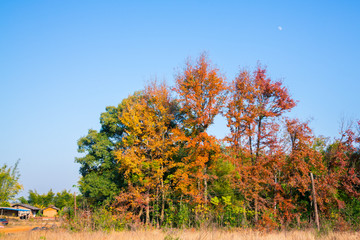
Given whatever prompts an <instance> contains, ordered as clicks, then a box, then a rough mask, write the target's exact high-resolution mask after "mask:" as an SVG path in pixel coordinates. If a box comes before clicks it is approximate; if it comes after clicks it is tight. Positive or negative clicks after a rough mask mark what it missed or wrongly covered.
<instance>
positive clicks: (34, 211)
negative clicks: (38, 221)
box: [11, 203, 40, 217]
mask: <svg viewBox="0 0 360 240" xmlns="http://www.w3.org/2000/svg"><path fill="white" fill-rule="evenodd" d="M11 206H12V207H13V208H17V209H26V210H30V212H31V215H30V217H35V216H36V214H37V213H38V212H39V211H40V208H37V207H34V206H31V205H29V204H24V203H14V204H12V205H11Z"/></svg>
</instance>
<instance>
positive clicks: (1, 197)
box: [0, 159, 23, 206]
mask: <svg viewBox="0 0 360 240" xmlns="http://www.w3.org/2000/svg"><path fill="white" fill-rule="evenodd" d="M19 161H20V159H19V160H17V161H16V163H15V165H14V167H8V166H7V165H6V164H4V165H3V166H2V167H1V168H0V206H10V203H9V201H11V200H14V199H15V196H16V194H18V192H19V191H20V190H21V189H22V188H23V187H22V185H21V184H20V183H19V182H18V181H19V177H20V173H19V170H18V164H19Z"/></svg>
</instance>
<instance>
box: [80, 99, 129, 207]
mask: <svg viewBox="0 0 360 240" xmlns="http://www.w3.org/2000/svg"><path fill="white" fill-rule="evenodd" d="M122 109H123V104H119V105H118V107H113V106H110V107H107V108H106V112H104V113H102V114H101V116H100V124H101V130H100V132H98V131H96V130H93V129H90V130H89V132H88V135H87V136H85V137H82V138H80V139H79V141H78V152H80V153H86V155H85V156H83V157H78V158H75V162H77V163H79V164H80V165H81V166H80V173H81V176H82V177H81V179H80V181H79V189H80V191H81V193H82V194H83V195H84V196H85V197H86V198H87V199H88V201H89V203H90V204H91V205H92V206H98V205H101V204H103V202H104V201H109V200H110V199H111V198H113V197H114V196H116V195H117V194H118V193H119V192H120V189H121V187H122V186H123V184H124V183H123V176H122V174H121V173H120V172H119V165H118V162H117V160H116V159H115V156H114V151H115V150H116V149H118V148H120V147H121V141H122V135H123V133H124V130H123V124H122V123H121V121H120V120H119V115H120V114H121V112H122Z"/></svg>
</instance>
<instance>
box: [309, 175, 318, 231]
mask: <svg viewBox="0 0 360 240" xmlns="http://www.w3.org/2000/svg"><path fill="white" fill-rule="evenodd" d="M310 177H311V185H312V194H313V200H314V209H315V222H316V226H317V229H318V231H320V223H319V215H318V209H317V204H316V193H315V184H314V176H313V174H312V172H311V173H310Z"/></svg>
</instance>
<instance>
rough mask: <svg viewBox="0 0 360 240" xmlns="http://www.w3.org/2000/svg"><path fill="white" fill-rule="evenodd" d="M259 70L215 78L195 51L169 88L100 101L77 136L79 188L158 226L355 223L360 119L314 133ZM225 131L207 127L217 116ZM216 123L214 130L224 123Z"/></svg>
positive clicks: (123, 215) (93, 201) (125, 216)
mask: <svg viewBox="0 0 360 240" xmlns="http://www.w3.org/2000/svg"><path fill="white" fill-rule="evenodd" d="M295 106H296V101H295V100H294V99H293V98H292V97H291V95H290V94H289V92H288V90H287V88H286V87H285V86H284V85H283V83H282V82H280V81H276V80H273V79H271V78H270V77H269V76H268V74H267V71H266V68H265V67H263V66H261V65H258V66H257V67H256V68H255V70H254V71H248V70H242V71H240V72H239V73H238V74H237V76H236V77H235V79H233V80H232V81H230V82H227V81H226V80H225V76H224V75H222V74H221V72H220V70H219V69H217V68H216V67H215V66H214V65H213V64H212V63H211V62H210V60H209V59H208V57H207V56H206V55H205V54H202V55H200V56H199V57H198V58H197V59H196V60H195V61H191V60H189V61H187V62H186V64H185V66H184V68H183V70H182V71H180V72H178V73H177V74H176V76H175V84H174V87H169V86H167V85H166V84H165V82H157V81H152V82H150V83H148V84H147V85H146V86H145V87H144V89H143V90H141V91H138V92H135V93H134V94H132V95H130V96H128V97H127V98H125V99H123V100H122V101H121V103H120V104H119V105H118V106H117V107H115V106H110V107H107V108H106V111H105V112H104V113H102V114H101V116H100V124H101V129H100V130H99V131H96V130H93V129H90V130H89V132H88V134H87V135H86V136H85V137H82V138H80V139H79V141H78V150H79V152H80V153H84V155H83V156H82V157H78V158H76V160H75V161H76V162H77V163H79V164H80V173H81V176H82V177H81V179H80V181H79V189H80V191H81V193H82V194H83V197H84V198H85V199H86V201H87V202H88V203H89V204H90V206H91V207H92V208H94V209H95V208H97V207H106V208H108V209H109V211H111V213H112V214H113V215H114V216H117V217H118V219H121V221H126V222H132V223H143V224H153V225H157V226H169V227H194V226H195V227H196V226H201V225H203V224H216V225H218V226H234V227H241V226H256V227H266V228H271V229H274V228H280V227H302V226H312V225H313V223H314V201H313V200H314V195H313V194H312V191H313V189H312V186H311V179H310V173H312V174H313V175H314V186H315V187H316V191H315V197H316V200H317V202H316V203H315V204H316V205H317V207H318V209H319V215H320V221H321V224H323V225H324V224H330V225H331V224H332V225H331V226H332V227H334V228H336V227H337V228H341V229H345V228H356V226H357V225H358V223H359V220H360V219H359V217H360V202H359V194H360V191H359V190H360V189H359V186H360V185H359V184H360V179H359V170H360V166H359V160H360V158H359V156H360V155H359V154H360V151H359V143H360V121H358V122H356V123H355V122H354V123H353V124H348V125H346V124H344V125H343V127H342V128H341V129H340V137H338V138H337V139H334V140H333V141H330V140H329V138H325V137H316V136H314V134H313V133H312V130H311V129H310V127H309V123H308V122H306V121H305V122H304V121H301V120H299V119H293V118H289V117H287V116H286V114H287V113H288V112H290V111H291V110H292V109H293V108H294V107H295ZM218 115H222V116H224V117H225V119H226V126H223V127H224V129H226V128H227V129H229V132H230V133H229V134H228V135H227V136H226V137H225V138H224V139H217V138H216V137H215V136H212V135H210V134H209V133H208V130H209V127H210V126H211V125H212V124H213V123H214V119H215V117H216V116H218ZM224 131H225V130H224Z"/></svg>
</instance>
